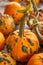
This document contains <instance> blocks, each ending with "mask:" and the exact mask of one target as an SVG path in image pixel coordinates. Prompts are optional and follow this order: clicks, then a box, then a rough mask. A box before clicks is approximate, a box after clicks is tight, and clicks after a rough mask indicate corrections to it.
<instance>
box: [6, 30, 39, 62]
mask: <svg viewBox="0 0 43 65" xmlns="http://www.w3.org/2000/svg"><path fill="white" fill-rule="evenodd" d="M6 45H7V48H8V51H10V53H11V55H12V57H13V58H14V59H16V60H17V61H21V62H25V61H27V60H28V59H29V58H30V57H31V56H32V54H33V53H34V52H35V51H38V47H39V41H38V39H37V37H36V35H35V34H34V33H33V32H31V31H30V30H25V32H24V37H22V38H21V37H19V35H18V31H15V33H13V34H11V35H9V37H8V38H7V40H6ZM9 47H10V48H9Z"/></svg>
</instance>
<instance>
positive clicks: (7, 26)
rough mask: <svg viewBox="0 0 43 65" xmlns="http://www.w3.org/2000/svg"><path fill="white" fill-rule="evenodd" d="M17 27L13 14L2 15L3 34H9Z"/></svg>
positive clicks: (1, 29) (0, 23)
mask: <svg viewBox="0 0 43 65" xmlns="http://www.w3.org/2000/svg"><path fill="white" fill-rule="evenodd" d="M14 29H15V24H14V20H13V18H12V17H11V16H8V15H2V16H1V17H0V32H2V33H3V34H5V35H6V34H9V33H10V32H12V31H13V30H14Z"/></svg>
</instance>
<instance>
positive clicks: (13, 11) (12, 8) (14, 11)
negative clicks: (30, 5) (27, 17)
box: [4, 2, 23, 24]
mask: <svg viewBox="0 0 43 65" xmlns="http://www.w3.org/2000/svg"><path fill="white" fill-rule="evenodd" d="M21 8H23V7H22V6H21V5H19V3H16V2H15V3H14V4H10V5H8V6H6V8H5V12H4V13H5V14H8V15H10V16H12V17H13V18H14V22H15V23H16V24H19V23H20V20H21V18H22V17H23V13H20V12H18V10H19V9H21Z"/></svg>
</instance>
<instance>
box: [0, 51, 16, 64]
mask: <svg viewBox="0 0 43 65" xmlns="http://www.w3.org/2000/svg"><path fill="white" fill-rule="evenodd" d="M0 65H16V61H15V60H13V59H12V57H11V56H10V55H9V54H8V53H6V52H4V51H2V52H0Z"/></svg>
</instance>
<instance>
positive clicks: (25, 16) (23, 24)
mask: <svg viewBox="0 0 43 65" xmlns="http://www.w3.org/2000/svg"><path fill="white" fill-rule="evenodd" d="M26 18H27V15H26V14H25V15H24V17H23V18H22V20H21V23H20V30H19V36H20V37H22V36H24V28H25V21H26Z"/></svg>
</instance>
